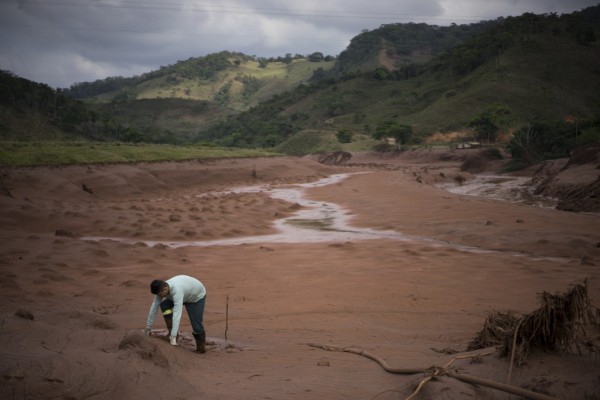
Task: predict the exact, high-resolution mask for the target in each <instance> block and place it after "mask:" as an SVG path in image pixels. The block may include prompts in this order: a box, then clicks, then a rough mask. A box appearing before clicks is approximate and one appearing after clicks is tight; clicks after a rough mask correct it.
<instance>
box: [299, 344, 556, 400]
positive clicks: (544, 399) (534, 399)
mask: <svg viewBox="0 0 600 400" xmlns="http://www.w3.org/2000/svg"><path fill="white" fill-rule="evenodd" d="M307 345H308V346H310V347H315V348H319V349H323V350H327V351H340V352H345V353H352V354H356V355H359V356H363V357H367V358H370V359H371V360H373V361H375V362H377V363H378V364H379V365H380V366H381V367H382V368H383V369H384V370H385V371H386V372H389V373H392V374H403V375H410V374H420V373H427V372H429V373H430V374H431V375H430V376H428V377H426V378H425V379H423V380H422V381H421V382H420V383H419V385H418V386H417V388H416V390H415V391H414V392H413V394H411V395H410V396H409V397H408V398H407V399H406V400H411V399H413V398H414V397H415V396H416V395H417V394H418V392H419V391H420V390H421V388H422V387H423V386H424V385H425V384H426V383H427V382H429V381H430V380H432V379H433V378H435V377H439V376H443V375H447V376H449V377H452V378H455V379H458V380H460V381H463V382H467V383H472V384H476V385H482V386H487V387H489V388H492V389H496V390H501V391H503V392H506V393H510V394H515V395H517V396H521V397H524V398H526V399H530V400H558V399H556V398H555V397H551V396H547V395H545V394H542V393H537V392H533V391H531V390H527V389H523V388H520V387H517V386H512V385H508V384H504V383H499V382H496V381H492V380H488V379H483V378H478V377H475V376H471V375H467V374H463V373H459V372H457V371H452V370H447V369H448V368H449V367H450V365H452V363H453V362H454V361H456V360H460V359H465V358H473V357H480V356H487V355H490V354H493V353H494V352H495V351H496V350H495V348H487V349H482V351H480V352H478V353H475V354H468V355H463V356H456V357H454V358H453V359H451V360H450V361H449V362H448V363H446V365H444V366H443V367H435V366H434V367H429V368H393V367H390V366H389V365H388V364H387V363H386V362H385V361H384V360H383V359H381V358H380V357H378V356H376V355H375V354H372V353H369V352H368V351H366V350H360V349H355V348H351V347H336V346H329V345H324V344H316V343H307Z"/></svg>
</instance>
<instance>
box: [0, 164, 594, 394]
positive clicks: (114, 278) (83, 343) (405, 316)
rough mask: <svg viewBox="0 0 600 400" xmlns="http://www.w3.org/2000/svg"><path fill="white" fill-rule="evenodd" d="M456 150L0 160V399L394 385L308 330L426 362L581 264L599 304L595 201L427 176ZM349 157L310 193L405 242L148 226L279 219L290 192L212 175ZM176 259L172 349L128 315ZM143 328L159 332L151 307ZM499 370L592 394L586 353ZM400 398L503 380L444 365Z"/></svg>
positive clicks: (572, 278) (399, 359)
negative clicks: (174, 159) (129, 161)
mask: <svg viewBox="0 0 600 400" xmlns="http://www.w3.org/2000/svg"><path fill="white" fill-rule="evenodd" d="M460 163H461V160H458V159H456V158H453V157H442V156H440V155H439V154H435V153H422V154H413V155H410V156H408V155H407V156H401V157H396V158H388V159H381V158H378V157H374V156H372V155H369V154H363V155H355V156H354V157H353V158H352V160H350V162H349V164H348V165H346V166H325V165H322V164H319V163H318V162H316V161H315V160H313V159H311V158H274V159H259V160H254V159H252V160H251V159H242V160H219V161H210V162H208V161H207V162H182V163H157V164H137V165H106V166H98V165H94V166H89V167H87V166H86V167H81V166H70V167H60V168H25V169H13V170H10V171H7V176H6V179H5V181H4V182H5V188H6V189H7V190H6V193H3V194H2V195H0V203H1V211H0V221H1V227H2V228H1V229H0V235H1V245H0V268H1V271H2V273H1V274H0V279H1V282H2V296H1V297H0V299H1V302H2V307H1V308H0V316H1V321H2V322H1V324H0V337H1V340H0V373H1V375H0V397H2V398H3V399H35V398H39V399H46V398H61V399H80V398H94V399H115V398H129V399H146V398H174V399H178V398H179V399H187V398H208V399H283V398H285V399H294V398H297V399H305V398H315V399H316V398H318V399H339V398H348V399H365V398H369V399H374V398H376V399H405V398H407V397H408V396H410V395H411V394H412V393H413V391H414V390H415V386H416V385H417V384H418V383H419V382H420V381H421V380H422V379H423V378H424V377H425V376H426V375H424V374H413V375H394V374H389V373H386V372H384V371H383V369H382V368H381V367H380V366H379V365H378V364H376V363H375V362H374V361H373V360H370V359H368V358H365V357H361V356H358V355H356V354H351V353H343V352H329V351H325V350H323V349H320V348H315V347H312V346H309V345H308V344H309V343H317V344H322V345H327V346H336V347H352V348H354V349H364V350H367V351H369V352H370V353H373V354H376V355H378V356H379V357H381V358H382V359H384V360H385V361H386V362H387V363H388V364H389V365H392V366H394V367H403V368H413V367H414V368H417V367H429V366H432V365H435V366H442V365H444V364H446V363H447V362H448V361H449V360H451V359H452V358H453V357H455V356H456V355H457V354H455V352H458V354H462V352H463V351H465V349H466V347H467V344H468V343H469V341H471V340H472V339H473V338H474V337H475V335H476V334H477V332H478V331H479V330H480V329H481V327H482V324H483V323H484V320H485V318H486V316H487V315H488V313H490V312H494V311H508V310H511V311H516V312H521V313H527V312H529V311H531V310H533V309H534V308H536V307H537V293H540V292H542V291H548V292H552V293H553V292H556V291H561V292H562V291H565V290H567V289H568V288H569V286H570V285H573V284H577V283H581V282H582V281H583V280H584V279H586V278H587V279H588V287H589V292H590V293H589V294H590V297H591V299H592V302H593V303H594V304H595V305H599V304H600V247H599V243H600V217H599V216H598V215H596V214H580V213H572V212H566V211H558V210H555V209H550V208H539V207H532V206H527V205H520V204H510V203H506V202H501V201H496V200H489V199H482V198H477V197H468V196H461V195H456V194H452V193H449V192H447V191H444V190H442V189H439V188H436V187H435V184H437V183H441V182H444V181H451V180H456V179H458V177H459V175H460V176H461V177H462V178H465V177H466V178H468V174H467V173H465V172H462V171H460V170H459V166H460ZM353 172H366V173H361V174H353V175H351V176H349V177H348V178H347V179H345V180H343V181H340V182H337V183H334V184H332V185H328V186H321V187H316V188H312V189H307V190H306V196H307V197H309V198H310V199H312V200H314V201H317V202H331V203H335V204H338V205H340V206H342V207H343V208H344V210H345V212H346V213H347V216H348V217H349V218H350V222H351V224H352V225H353V226H355V227H357V228H361V227H362V228H371V229H375V230H380V231H391V232H397V233H402V234H405V235H408V236H409V238H408V239H407V240H395V239H377V240H334V241H321V242H316V243H315V242H312V243H271V242H264V243H260V242H254V241H253V242H252V243H243V242H242V243H240V244H236V245H215V246H203V247H194V246H183V247H177V248H171V247H168V246H165V245H161V244H160V243H158V244H153V245H151V246H149V245H148V244H147V241H154V242H163V241H164V242H168V241H179V242H184V241H207V240H219V239H227V238H238V237H245V236H256V235H268V234H272V233H275V228H274V225H273V221H274V220H276V219H278V218H282V217H284V216H289V215H293V214H294V212H296V211H297V209H298V208H299V207H298V205H297V204H294V203H291V202H287V201H284V200H281V199H274V198H272V197H270V196H269V195H268V193H266V192H260V191H258V192H252V193H227V191H228V190H230V189H232V188H235V187H239V186H248V185H258V184H261V185H274V186H279V185H287V184H295V183H306V182H312V181H316V180H318V179H321V178H324V177H327V176H329V175H332V174H338V173H353ZM596 173H597V172H596ZM462 178H461V179H462ZM595 178H596V177H590V178H589V180H590V181H591V180H593V179H595ZM84 189H85V190H84ZM84 236H101V237H112V238H128V239H130V242H120V241H117V240H99V241H90V240H82V239H81V237H84ZM154 242H153V243H154ZM176 274H189V275H194V276H196V277H198V278H199V279H201V280H202V281H203V282H204V283H205V285H206V286H207V290H208V297H207V308H206V315H205V320H206V327H207V333H208V337H209V342H210V343H211V345H210V346H209V350H208V352H207V353H206V354H203V355H199V354H195V353H193V352H192V351H191V350H192V349H193V346H192V340H191V337H190V326H189V321H187V319H186V316H185V314H184V318H183V320H182V321H183V324H182V334H183V338H182V340H181V342H180V343H181V346H179V347H177V348H174V347H171V346H170V345H169V344H168V343H167V342H166V341H164V340H161V339H160V338H158V337H151V338H149V337H146V336H144V335H143V334H142V333H141V329H142V328H143V327H144V324H145V320H146V316H147V312H148V309H149V306H150V302H151V296H150V294H149V293H148V284H149V282H150V281H151V280H152V279H155V278H168V277H170V276H172V275H176ZM227 299H229V300H227ZM226 305H227V306H226ZM226 312H227V318H226ZM226 323H227V325H226ZM155 328H156V330H155V333H156V334H157V335H159V334H162V333H164V330H162V328H163V327H162V325H161V322H160V321H157V325H156V326H155ZM226 329H227V340H225V332H226ZM452 367H453V369H455V370H459V371H462V372H464V373H468V374H471V375H474V376H479V377H482V378H486V379H493V380H496V381H499V382H506V379H507V372H508V369H509V362H508V360H507V359H505V358H498V357H497V356H495V355H491V356H485V357H479V358H476V359H461V360H457V361H455V362H454V363H453V364H452ZM511 383H512V384H514V385H518V386H520V387H524V388H527V389H530V390H534V391H536V392H539V393H545V394H547V395H549V396H553V397H556V398H562V399H598V398H600V397H599V393H600V359H599V358H598V356H597V355H596V356H595V357H594V355H586V356H580V355H577V354H551V353H544V352H536V351H534V352H533V353H532V354H531V355H530V357H529V359H528V362H527V363H526V364H525V365H523V366H521V367H518V368H515V369H514V370H513V372H512V378H511ZM416 398H418V399H429V398H436V399H469V398H471V399H508V398H516V396H512V397H510V396H509V395H508V394H506V393H504V392H501V391H497V390H494V389H490V388H486V387H483V386H478V385H472V384H468V383H464V382H460V381H458V380H456V379H453V378H451V377H449V376H443V377H441V378H439V379H436V380H435V381H431V382H429V383H427V384H426V385H425V386H424V387H423V388H422V389H421V391H420V393H419V394H418V395H417V397H416Z"/></svg>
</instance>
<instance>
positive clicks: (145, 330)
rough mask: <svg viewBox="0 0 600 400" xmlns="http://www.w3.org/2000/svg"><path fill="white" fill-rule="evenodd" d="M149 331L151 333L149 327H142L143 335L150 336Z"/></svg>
mask: <svg viewBox="0 0 600 400" xmlns="http://www.w3.org/2000/svg"><path fill="white" fill-rule="evenodd" d="M151 333H152V329H150V328H146V329H144V335H146V336H151Z"/></svg>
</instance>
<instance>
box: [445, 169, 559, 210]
mask: <svg viewBox="0 0 600 400" xmlns="http://www.w3.org/2000/svg"><path fill="white" fill-rule="evenodd" d="M437 187H438V188H441V189H444V190H447V191H449V192H452V193H457V194H463V195H466V196H477V197H485V198H490V199H495V200H502V201H507V202H510V203H521V204H527V205H531V206H536V207H549V208H554V207H556V203H557V201H556V200H555V199H551V198H548V197H542V196H536V195H534V194H533V191H534V187H533V186H532V185H531V178H527V177H519V176H509V175H477V176H476V177H475V178H474V179H472V180H470V181H467V182H464V183H462V184H458V183H444V184H441V185H437Z"/></svg>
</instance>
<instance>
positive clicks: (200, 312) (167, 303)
mask: <svg viewBox="0 0 600 400" xmlns="http://www.w3.org/2000/svg"><path fill="white" fill-rule="evenodd" d="M205 303H206V296H204V298H203V299H202V300H200V301H197V302H195V303H183V305H184V306H185V309H186V311H187V313H188V316H189V317H190V322H191V323H192V331H193V333H194V334H197V335H202V334H204V324H203V321H204V304H205ZM174 306H175V304H174V303H173V301H172V300H169V299H167V298H165V299H164V300H163V301H162V302H161V303H160V309H161V310H162V313H163V316H164V317H165V318H168V317H169V316H170V317H171V318H172V317H173V307H174Z"/></svg>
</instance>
